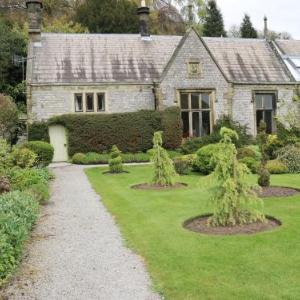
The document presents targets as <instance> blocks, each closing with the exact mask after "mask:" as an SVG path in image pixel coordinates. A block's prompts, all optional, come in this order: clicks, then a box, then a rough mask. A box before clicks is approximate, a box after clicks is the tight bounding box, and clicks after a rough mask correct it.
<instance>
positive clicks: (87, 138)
mask: <svg viewBox="0 0 300 300" xmlns="http://www.w3.org/2000/svg"><path fill="white" fill-rule="evenodd" d="M48 124H49V125H51V124H53V125H63V126H65V127H66V128H67V130H68V149H69V155H70V156H73V155H74V154H75V153H88V152H104V151H109V150H110V149H111V147H112V146H113V145H116V146H117V147H118V148H119V149H120V150H121V151H122V152H140V151H147V150H148V149H150V148H152V138H153V133H154V132H155V131H163V132H164V147H165V148H167V149H176V148H178V147H179V146H180V144H181V141H182V124H181V118H180V113H179V109H178V108H168V109H166V110H164V111H145V110H144V111H139V112H132V113H119V114H101V115H100V114H91V115H88V114H70V115H62V116H57V117H54V118H52V119H50V120H49V121H48Z"/></svg>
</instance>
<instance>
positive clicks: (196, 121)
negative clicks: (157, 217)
mask: <svg viewBox="0 0 300 300" xmlns="http://www.w3.org/2000/svg"><path fill="white" fill-rule="evenodd" d="M193 136H194V137H199V136H200V113H199V112H193Z"/></svg>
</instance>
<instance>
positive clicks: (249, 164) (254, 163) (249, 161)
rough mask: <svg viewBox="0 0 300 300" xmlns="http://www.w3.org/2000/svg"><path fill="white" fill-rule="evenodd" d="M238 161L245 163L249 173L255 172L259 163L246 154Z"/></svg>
mask: <svg viewBox="0 0 300 300" xmlns="http://www.w3.org/2000/svg"><path fill="white" fill-rule="evenodd" d="M239 162H240V163H243V164H245V165H246V166H247V167H248V169H249V170H250V171H251V173H253V174H257V172H258V169H259V166H260V163H259V161H257V160H256V159H255V158H253V157H249V156H247V157H244V158H242V159H240V160H239Z"/></svg>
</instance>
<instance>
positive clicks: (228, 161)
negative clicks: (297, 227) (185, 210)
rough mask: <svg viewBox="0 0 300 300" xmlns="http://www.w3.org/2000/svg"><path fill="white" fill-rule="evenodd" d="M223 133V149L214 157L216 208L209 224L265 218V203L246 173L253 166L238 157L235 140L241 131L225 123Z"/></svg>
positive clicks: (222, 224)
mask: <svg viewBox="0 0 300 300" xmlns="http://www.w3.org/2000/svg"><path fill="white" fill-rule="evenodd" d="M220 135H221V137H222V140H221V141H220V142H219V147H220V148H219V149H220V150H219V151H218V152H217V153H215V156H214V157H213V159H214V160H215V162H216V168H215V171H214V173H213V175H214V178H215V180H216V186H215V187H214V190H213V193H212V194H213V196H212V199H213V201H214V208H215V209H214V213H213V216H212V217H211V218H210V219H209V225H211V226H215V227H217V226H235V225H241V224H249V223H254V222H263V221H264V220H265V217H264V215H263V213H262V207H263V203H262V201H261V200H260V199H258V198H257V196H256V194H255V192H254V191H253V187H252V186H251V185H250V184H249V183H248V181H247V177H246V175H247V174H248V173H249V169H248V168H247V167H246V165H244V164H242V163H240V162H239V161H238V159H237V150H236V147H235V145H234V144H233V142H232V141H233V140H235V139H237V138H238V134H237V133H236V132H235V131H234V130H231V129H229V128H226V127H222V128H221V131H220Z"/></svg>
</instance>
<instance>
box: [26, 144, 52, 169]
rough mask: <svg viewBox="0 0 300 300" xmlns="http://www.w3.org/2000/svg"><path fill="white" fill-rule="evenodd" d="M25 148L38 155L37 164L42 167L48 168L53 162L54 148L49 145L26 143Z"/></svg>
mask: <svg viewBox="0 0 300 300" xmlns="http://www.w3.org/2000/svg"><path fill="white" fill-rule="evenodd" d="M23 147H24V148H27V149H29V150H31V151H33V152H34V153H35V154H36V155H37V159H36V164H37V165H38V166H40V167H47V166H48V165H49V164H50V163H51V162H52V160H53V155H54V148H53V147H52V146H51V145H50V144H49V143H46V142H43V141H32V142H28V143H26V144H25V145H24V146H23Z"/></svg>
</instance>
